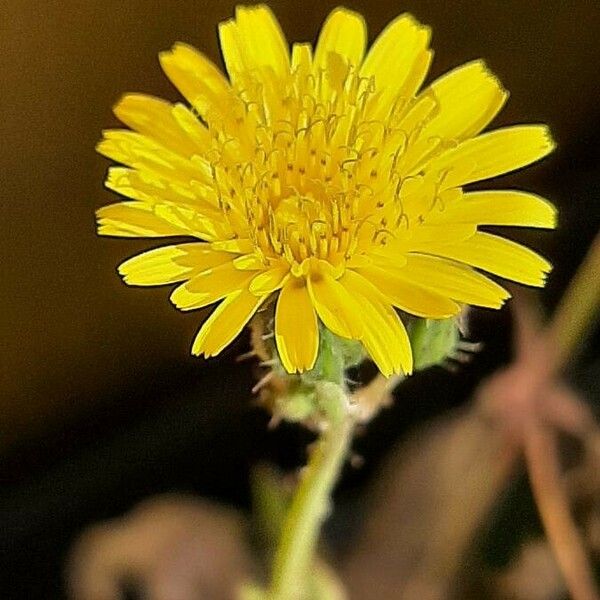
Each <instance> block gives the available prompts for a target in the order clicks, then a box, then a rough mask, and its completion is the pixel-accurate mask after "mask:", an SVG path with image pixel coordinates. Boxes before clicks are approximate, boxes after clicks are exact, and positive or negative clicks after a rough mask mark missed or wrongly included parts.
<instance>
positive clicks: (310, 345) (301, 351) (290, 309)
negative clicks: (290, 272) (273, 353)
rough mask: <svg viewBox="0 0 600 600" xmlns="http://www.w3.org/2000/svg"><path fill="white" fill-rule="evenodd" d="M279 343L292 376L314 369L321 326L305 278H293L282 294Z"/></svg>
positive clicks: (277, 329) (277, 317) (277, 322)
mask: <svg viewBox="0 0 600 600" xmlns="http://www.w3.org/2000/svg"><path fill="white" fill-rule="evenodd" d="M275 341H276V343H277V352H278V353H279V358H280V359H281V363H282V364H283V366H284V368H285V370H286V371H287V372H288V373H296V372H297V371H298V372H300V373H302V372H303V371H308V370H310V369H312V368H313V367H314V364H315V360H316V359H317V351H318V349H319V325H318V322H317V314H316V313H315V309H314V307H313V304H312V301H311V299H310V296H309V293H308V289H307V287H306V281H305V280H304V279H303V278H297V277H290V278H289V279H288V280H287V282H286V284H285V285H284V286H283V288H282V290H281V292H280V293H279V298H278V299H277V307H276V309H275Z"/></svg>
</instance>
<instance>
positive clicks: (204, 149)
mask: <svg viewBox="0 0 600 600" xmlns="http://www.w3.org/2000/svg"><path fill="white" fill-rule="evenodd" d="M219 35H220V42H221V48H222V51H223V57H224V60H225V65H226V67H227V72H228V74H229V78H227V77H225V76H224V75H223V74H222V73H221V72H220V71H219V70H218V69H217V68H216V67H215V66H214V64H212V63H211V62H210V61H209V60H208V59H207V58H206V57H205V56H204V55H203V54H201V53H200V52H198V51H197V50H195V49H193V48H191V47H190V46H186V45H184V44H176V45H175V46H174V47H173V48H172V49H171V50H170V51H168V52H164V53H162V54H161V55H160V62H161V65H162V68H163V70H164V71H165V73H166V75H167V77H168V78H169V79H170V80H171V81H172V83H173V84H174V85H175V86H176V87H177V89H178V90H179V91H180V92H181V94H182V95H183V96H184V97H185V99H186V100H187V102H188V104H187V105H186V104H179V103H178V104H170V103H168V102H165V101H163V100H159V99H157V98H154V97H151V96H145V95H141V94H130V95H126V96H124V97H123V98H122V99H121V100H120V101H119V102H118V104H117V105H116V107H115V113H116V115H117V116H118V118H119V119H120V120H121V121H122V122H123V123H125V125H127V126H128V127H130V128H131V129H132V130H133V131H129V130H120V129H119V130H109V131H106V132H105V133H104V139H103V140H102V141H101V142H100V144H99V146H98V150H99V152H100V153H102V154H103V155H105V156H107V157H109V158H111V159H113V160H115V161H117V162H119V163H122V164H123V165H125V166H124V167H112V168H111V169H110V170H109V174H108V178H107V186H108V187H109V188H110V189H111V190H114V191H115V192H118V193H119V194H122V195H123V196H126V197H128V198H130V199H131V200H127V201H123V202H119V203H117V204H112V205H109V206H105V207H103V208H101V209H100V210H99V211H98V223H99V233H101V234H104V235H113V236H122V237H169V236H177V237H179V236H190V237H192V238H194V239H195V240H198V241H191V242H187V243H178V244H175V245H169V246H162V247H159V248H155V249H153V250H150V251H148V252H144V253H143V254H140V255H138V256H135V257H134V258H131V259H129V260H127V261H126V262H124V263H123V264H122V265H121V266H120V267H119V272H120V273H121V275H122V276H123V278H124V279H125V281H126V282H127V283H129V284H131V285H162V284H172V283H179V285H178V287H176V288H175V289H174V291H173V293H172V294H171V301H172V302H173V303H174V304H175V306H177V307H178V308H180V309H181V310H192V309H198V308H201V307H204V306H207V305H210V304H213V303H216V302H220V304H219V305H218V306H217V307H216V309H215V310H214V311H213V313H212V314H211V315H210V317H209V318H208V319H207V320H206V322H205V323H204V325H203V326H202V328H201V329H200V331H199V333H198V335H197V337H196V339H195V341H194V343H193V348H192V352H193V353H194V354H196V355H199V354H204V355H205V356H214V355H216V354H218V353H219V352H220V351H221V350H222V349H223V348H224V347H225V346H227V345H228V344H229V343H230V342H231V341H232V340H233V339H234V338H235V337H236V336H237V335H238V334H239V333H240V331H241V330H242V328H243V327H244V326H245V325H246V324H247V323H248V321H249V320H250V319H251V318H252V316H253V315H254V314H255V313H256V311H257V310H258V309H259V308H260V307H261V306H263V305H266V304H265V303H266V301H271V300H272V301H273V302H274V306H275V309H274V314H275V319H274V329H275V339H276V345H277V350H278V353H279V356H280V358H281V362H282V364H283V366H284V367H285V369H286V370H287V371H289V372H302V371H305V370H308V369H311V368H312V367H313V365H314V363H315V359H316V356H317V352H318V346H319V320H320V321H321V322H322V323H323V325H324V326H325V327H327V328H328V329H330V330H331V331H332V332H333V333H335V334H337V335H338V336H341V337H343V338H349V339H355V340H360V341H361V342H362V344H363V346H364V347H365V349H366V351H367V352H368V353H369V354H370V356H371V357H372V358H373V360H374V361H375V362H376V363H377V365H378V367H379V369H380V370H381V372H382V373H384V374H386V375H389V374H391V373H394V372H410V371H411V369H412V356H411V348H410V343H409V339H408V336H407V334H406V330H405V328H404V325H403V324H402V321H401V320H400V317H399V315H398V313H397V312H396V309H401V310H402V311H405V312H406V313H410V314H412V315H417V316H419V317H427V318H433V319H443V318H448V317H452V316H453V315H456V314H457V313H458V312H459V311H460V310H461V307H462V305H464V304H470V305H476V306H484V307H492V308H498V307H500V306H501V305H502V303H503V302H504V301H505V300H506V299H507V298H508V297H509V294H508V292H507V291H506V290H505V289H503V288H502V287H501V286H500V285H498V284H497V283H495V282H493V281H492V280H490V279H489V278H488V277H486V276H485V275H483V274H482V273H480V272H479V271H478V270H476V269H481V270H483V271H487V272H489V273H492V274H494V275H498V276H500V277H503V278H506V279H511V280H513V281H517V282H521V283H524V284H529V285H534V286H541V285H543V283H544V279H545V274H546V273H547V272H548V271H549V270H550V265H549V263H548V262H547V261H546V260H544V259H543V258H541V257H540V256H538V255H537V254H536V253H534V252H532V251H531V250H529V249H528V248H525V247H523V246H521V245H519V244H516V243H515V242H512V241H509V240H507V239H504V238H502V237H498V236H496V235H493V234H491V233H488V232H484V231H479V230H478V228H479V226H480V225H519V226H532V227H554V226H555V220H556V215H555V209H554V208H553V207H552V205H551V204H550V203H549V202H547V201H546V200H544V199H542V198H540V197H538V196H536V195H534V194H531V193H526V192H521V191H514V190H499V191H470V192H467V191H464V190H463V186H465V185H467V184H469V183H472V182H475V181H480V180H483V179H488V178H490V177H495V176H496V175H500V174H502V173H506V172H508V171H512V170H515V169H518V168H520V167H523V166H525V165H528V164H530V163H532V162H534V161H536V160H538V159H540V158H542V157H543V156H545V155H546V154H548V153H549V152H550V151H551V150H552V148H553V142H552V140H551V138H550V134H549V132H548V129H547V128H546V127H545V126H543V125H518V126H513V127H506V128H502V129H496V130H494V131H491V132H488V133H483V134H482V133H481V131H482V130H483V129H484V128H485V127H486V126H487V125H488V123H489V122H490V121H491V120H492V119H493V118H494V116H495V115H496V114H497V113H498V111H499V110H500V108H501V107H502V105H503V104H504V102H505V100H506V98H507V93H506V91H505V90H504V89H503V88H502V86H501V85H500V83H499V82H498V80H497V79H496V78H495V77H494V76H493V75H492V74H491V73H490V72H489V71H488V70H487V69H486V67H485V65H484V63H483V62H481V61H474V62H471V63H468V64H466V65H463V66H461V67H459V68H457V69H454V70H453V71H451V72H450V73H448V74H446V75H445V76H443V77H441V78H439V79H437V80H436V81H434V82H433V83H432V84H431V85H430V86H429V87H427V88H425V89H424V90H423V91H419V89H420V87H421V85H422V83H423V80H424V78H425V76H426V74H427V70H428V67H429V63H430V61H431V57H432V52H431V50H430V49H429V37H430V32H429V29H428V28H427V27H424V26H422V25H421V24H419V23H418V22H417V21H416V20H415V19H414V18H413V17H412V16H410V15H407V14H405V15H402V16H400V17H398V18H397V19H396V20H394V21H393V22H391V23H390V24H389V25H388V26H387V28H386V29H385V30H384V31H383V32H382V33H381V35H380V36H379V37H378V38H377V40H376V41H375V43H374V44H373V46H372V47H371V48H370V49H369V51H368V52H367V50H366V46H367V33H366V27H365V23H364V20H363V18H362V17H361V16H360V15H359V14H357V13H355V12H352V11H349V10H346V9H343V8H338V9H336V10H334V11H333V12H332V13H331V14H330V15H329V17H328V18H327V20H326V22H325V24H324V25H323V28H322V31H321V33H320V36H319V40H318V43H317V44H316V47H315V48H314V49H313V48H312V47H311V45H310V44H306V43H296V44H293V45H292V47H291V51H290V48H289V45H288V43H287V42H286V39H285V37H284V36H283V34H282V32H281V29H280V27H279V24H278V22H277V20H276V19H275V17H274V16H273V14H272V13H271V11H270V10H269V9H268V8H267V7H266V6H262V5H261V6H255V7H238V8H237V10H236V17H235V19H232V20H229V21H226V22H224V23H221V24H220V27H219Z"/></svg>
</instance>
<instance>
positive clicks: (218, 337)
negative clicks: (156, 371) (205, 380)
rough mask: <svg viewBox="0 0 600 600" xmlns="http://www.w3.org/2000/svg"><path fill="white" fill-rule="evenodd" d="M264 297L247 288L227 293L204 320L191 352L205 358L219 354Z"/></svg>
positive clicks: (246, 321) (240, 329)
mask: <svg viewBox="0 0 600 600" xmlns="http://www.w3.org/2000/svg"><path fill="white" fill-rule="evenodd" d="M266 298H267V296H263V297H260V298H259V297H257V296H255V295H254V294H251V293H250V292H249V291H248V290H240V291H238V292H235V293H233V294H231V295H229V296H228V297H227V298H226V299H225V300H223V302H221V304H219V306H217V308H216V309H215V310H214V311H213V313H212V314H211V315H210V317H208V319H207V320H206V321H205V322H204V325H203V326H202V328H201V329H200V331H199V332H198V335H197V336H196V339H195V340H194V343H193V345H192V354H194V355H195V356H199V355H200V354H204V356H206V357H207V358H208V357H209V356H216V355H217V354H219V352H221V350H223V348H225V347H226V346H228V345H229V344H230V343H231V342H232V341H233V340H234V339H235V338H236V337H237V336H238V335H239V334H240V332H241V331H242V329H243V328H244V326H245V325H246V324H247V323H248V321H249V320H250V319H251V318H252V317H253V316H254V314H255V313H256V311H257V310H258V308H259V307H260V305H261V304H262V303H263V302H264V300H265V299H266Z"/></svg>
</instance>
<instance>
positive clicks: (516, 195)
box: [427, 190, 557, 228]
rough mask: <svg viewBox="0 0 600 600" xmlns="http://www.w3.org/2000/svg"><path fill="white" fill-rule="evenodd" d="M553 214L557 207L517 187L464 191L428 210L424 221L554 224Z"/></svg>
mask: <svg viewBox="0 0 600 600" xmlns="http://www.w3.org/2000/svg"><path fill="white" fill-rule="evenodd" d="M556 218H557V210H556V208H555V207H554V206H553V205H552V204H551V203H550V202H549V201H548V200H546V199H545V198H542V197H540V196H537V195H535V194H530V193H527V192H519V191H516V190H489V191H484V192H470V193H468V194H463V195H462V197H459V198H457V199H456V201H454V202H452V203H450V204H448V205H446V206H445V207H444V208H443V209H442V210H440V211H432V212H431V213H430V214H428V216H427V222H428V223H431V224H433V223H476V224H478V225H516V226H520V227H547V228H554V227H556Z"/></svg>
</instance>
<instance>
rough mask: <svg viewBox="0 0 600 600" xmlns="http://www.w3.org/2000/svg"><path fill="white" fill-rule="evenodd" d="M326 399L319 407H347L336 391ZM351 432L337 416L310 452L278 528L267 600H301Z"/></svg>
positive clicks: (344, 416) (345, 417)
mask: <svg viewBox="0 0 600 600" xmlns="http://www.w3.org/2000/svg"><path fill="white" fill-rule="evenodd" d="M326 393H327V394H330V396H331V397H329V398H323V399H322V401H324V402H325V403H327V404H330V405H337V406H338V407H339V406H340V405H342V406H347V405H348V401H347V398H346V396H345V392H344V390H343V389H342V388H341V386H336V385H333V384H332V385H331V386H328V387H327V392H326ZM336 395H337V396H338V397H335V396H336ZM342 396H343V397H342ZM353 430H354V420H353V418H352V417H351V416H350V415H349V413H348V412H347V411H344V410H342V411H341V414H340V413H339V412H338V414H337V415H334V416H332V418H330V419H329V424H328V426H327V428H326V429H325V431H323V433H322V434H321V436H320V438H319V439H318V440H317V442H315V444H314V446H313V448H312V452H311V456H310V459H309V462H308V465H307V466H306V468H305V470H304V472H303V473H302V478H301V481H300V484H299V486H298V489H297V490H296V492H295V495H294V498H293V500H292V505H291V507H290V509H289V512H288V514H287V517H286V519H285V521H284V524H283V530H282V534H281V539H280V541H279V545H278V548H277V551H276V554H275V559H274V563H273V576H272V581H271V586H270V589H269V593H268V598H269V600H304V598H305V597H306V591H307V587H308V582H309V581H310V579H311V577H310V570H311V568H312V567H313V566H314V559H315V551H316V547H317V542H318V539H319V532H320V529H321V525H322V524H323V521H324V520H325V518H326V517H327V514H328V512H329V508H330V497H331V492H332V490H333V487H334V485H335V483H336V482H337V479H338V477H339V474H340V471H341V469H342V466H343V464H344V460H345V458H346V456H347V454H348V449H349V447H350V442H351V441H352V433H353Z"/></svg>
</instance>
